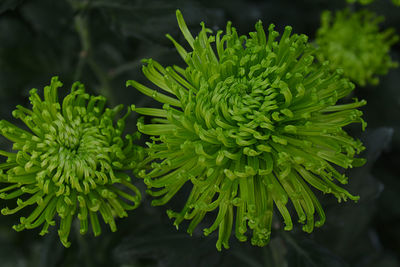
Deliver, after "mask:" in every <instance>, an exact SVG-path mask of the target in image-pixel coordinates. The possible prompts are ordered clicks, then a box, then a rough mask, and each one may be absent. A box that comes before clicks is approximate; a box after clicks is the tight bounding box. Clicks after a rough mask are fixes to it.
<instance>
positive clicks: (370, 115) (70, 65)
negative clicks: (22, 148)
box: [0, 0, 400, 267]
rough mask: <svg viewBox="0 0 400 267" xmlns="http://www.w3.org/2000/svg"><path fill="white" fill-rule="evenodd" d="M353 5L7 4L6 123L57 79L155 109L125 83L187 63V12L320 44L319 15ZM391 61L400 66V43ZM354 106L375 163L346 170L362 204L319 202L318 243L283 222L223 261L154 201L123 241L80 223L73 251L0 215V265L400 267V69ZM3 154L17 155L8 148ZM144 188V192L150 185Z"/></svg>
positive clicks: (1, 15) (43, 0) (243, 0)
mask: <svg viewBox="0 0 400 267" xmlns="http://www.w3.org/2000/svg"><path fill="white" fill-rule="evenodd" d="M346 6H347V4H346V2H345V0H337V1H330V0H303V1H294V0H292V1H289V0H218V1H215V0H204V1H200V0H169V1H161V0H158V1H157V0H151V1H150V0H147V1H146V0H130V1H126V0H125V1H124V0H113V1H111V0H108V1H107V0H57V1H56V0H0V93H1V97H0V113H1V114H0V115H1V118H2V119H7V120H11V121H12V122H14V123H18V122H16V121H15V120H14V119H13V118H12V117H11V111H12V110H13V109H14V108H15V106H16V105H17V104H23V105H25V106H28V105H29V102H28V99H27V96H28V93H29V90H30V89H31V88H34V87H35V88H40V89H41V88H43V86H45V85H47V84H49V82H50V78H51V77H52V76H54V75H58V76H59V77H60V80H61V81H63V82H64V89H65V92H67V91H68V90H69V87H70V86H71V84H72V82H73V81H75V80H79V81H81V82H83V83H85V85H86V88H87V90H88V91H89V92H90V93H93V94H103V95H105V96H107V97H108V98H109V103H110V105H116V104H119V103H123V104H126V105H128V104H133V103H134V104H136V105H137V106H144V105H152V104H154V103H153V102H152V101H151V100H150V98H147V97H142V96H141V95H140V94H139V93H137V92H135V91H134V89H133V88H126V87H125V82H126V80H128V79H135V80H138V81H141V82H143V83H146V81H145V79H144V76H143V75H142V73H141V59H143V58H149V57H152V58H154V59H156V60H158V61H159V62H160V63H161V64H163V65H171V64H177V65H181V66H183V62H182V60H181V59H180V58H179V55H178V53H176V51H175V49H174V48H173V46H172V44H171V43H170V42H169V40H167V38H165V34H166V33H170V34H171V35H172V36H174V38H176V40H178V41H181V43H184V42H183V37H182V36H181V35H180V34H179V31H178V26H177V22H176V19H175V10H176V9H177V8H179V9H181V11H182V13H183V15H184V17H185V19H186V21H187V24H188V26H189V28H190V29H191V31H192V33H193V34H197V33H198V31H199V30H200V25H199V23H200V22H201V21H204V22H205V23H206V25H207V27H209V28H211V29H213V30H217V29H224V28H225V25H226V22H227V21H228V20H231V21H232V22H233V24H234V26H235V27H236V28H237V29H238V32H239V33H240V34H247V33H248V32H249V31H252V30H253V29H254V24H255V22H256V21H257V20H258V19H261V20H262V21H263V22H264V25H268V24H269V23H274V24H275V25H276V26H277V29H278V30H279V31H282V29H283V28H284V26H285V25H292V26H293V28H294V32H296V33H305V34H307V35H308V36H309V37H310V39H311V40H312V39H313V38H314V36H315V32H316V30H317V29H318V27H319V20H320V14H321V12H322V11H323V10H326V9H328V10H337V9H342V8H345V7H346ZM351 8H353V9H360V8H361V7H360V6H357V5H355V6H354V5H353V6H352V7H351ZM366 8H367V9H369V10H372V11H374V12H376V13H378V14H380V15H384V16H385V17H386V20H385V22H384V23H383V24H382V28H387V27H394V28H396V31H397V33H398V34H400V7H395V6H394V5H392V4H391V2H390V1H389V0H376V1H375V3H373V4H371V5H369V6H367V7H366ZM354 41H355V42H357V40H354ZM391 54H392V57H393V58H394V59H396V60H397V61H400V44H397V45H395V46H394V48H393V50H392V52H391ZM65 92H64V94H65ZM351 97H358V98H363V99H366V100H367V101H368V105H367V106H365V107H363V108H362V110H363V112H364V113H365V116H364V119H365V120H366V121H367V122H368V127H367V130H366V131H365V132H363V133H362V132H361V131H360V130H359V128H360V127H359V126H357V127H351V128H350V129H349V131H351V132H352V135H353V136H356V137H358V138H361V139H362V140H363V141H364V142H365V145H366V146H367V150H366V151H365V153H364V157H367V159H368V163H367V164H366V165H365V166H363V167H361V168H357V169H354V170H351V171H349V172H348V175H349V176H350V183H349V185H348V186H346V188H347V189H349V191H350V192H352V193H354V194H359V195H360V196H361V199H360V201H359V202H358V203H351V202H346V203H340V204H338V203H337V202H336V199H334V197H333V196H330V195H322V194H318V195H317V196H318V198H319V199H320V200H321V202H322V204H323V206H324V207H325V211H326V213H327V222H326V224H325V225H324V227H322V228H320V229H316V230H315V231H314V233H312V234H306V233H304V232H302V231H301V229H300V227H299V226H298V225H297V227H296V228H295V229H294V231H292V232H284V231H282V229H281V226H280V224H279V221H280V219H277V221H276V223H275V224H274V231H273V234H272V240H271V243H270V244H269V245H268V246H266V247H264V248H258V247H252V246H251V245H250V244H249V242H247V243H239V242H237V241H236V240H235V238H234V237H232V238H231V249H229V250H225V251H222V252H217V251H216V249H215V242H216V237H215V235H213V236H211V237H208V238H205V237H203V236H202V234H201V227H199V229H198V231H197V232H196V233H194V235H193V236H192V237H190V236H188V235H187V234H186V232H185V227H184V226H185V225H183V227H181V229H180V230H179V231H177V230H176V229H175V228H174V227H173V226H172V223H171V222H170V221H169V219H168V218H167V216H166V214H165V210H166V208H165V207H151V206H150V199H149V198H148V197H144V202H143V204H142V205H141V207H140V208H139V209H138V210H136V211H133V212H130V215H129V217H128V218H125V219H122V220H119V221H118V222H117V223H118V231H117V232H116V233H111V232H110V231H109V229H108V228H107V227H103V228H104V229H103V234H102V235H101V236H100V237H97V238H94V237H93V236H92V235H91V234H90V233H89V234H87V235H86V236H80V234H79V230H78V229H79V227H76V226H75V227H74V228H73V229H72V231H71V235H70V240H71V241H72V246H71V247H70V248H69V249H65V248H63V247H62V245H61V243H60V242H59V240H58V235H57V231H56V229H55V228H53V229H52V231H51V232H50V234H48V235H47V236H45V237H40V236H39V235H38V233H39V231H40V230H30V231H23V232H20V233H17V232H15V231H14V230H12V228H11V226H12V225H13V224H15V223H17V220H18V218H19V216H18V215H15V216H0V267H8V266H10V267H25V266H26V267H31V266H40V267H53V266H54V267H55V266H57V267H58V266H59V267H69V266H84V267H91V266H96V267H97V266H98V267H101V266H107V267H109V266H117V267H141V266H146V267H147V266H149V267H150V266H174V267H175V266H209V267H211V266H232V267H236V266H253V267H259V266H277V267H284V266H288V267H292V266H307V267H308V266H317V267H319V266H371V267H372V266H374V267H375V266H384V267H386V266H387V267H396V266H400V264H399V263H400V169H399V168H398V166H399V164H400V153H399V152H400V151H399V150H400V69H399V68H397V69H393V70H391V71H390V72H389V74H388V75H386V76H384V77H381V82H380V84H379V85H378V86H374V87H364V88H361V87H357V88H356V89H355V91H354V93H353V95H352V96H351ZM130 122H131V123H128V130H129V131H134V130H135V117H134V115H132V116H131V118H130ZM0 145H1V147H2V149H6V148H7V147H10V144H9V143H8V142H6V141H5V140H4V139H0ZM135 183H136V184H138V186H139V187H141V189H142V191H143V193H144V187H143V185H142V183H141V181H140V180H139V181H136V182H135ZM184 199H185V196H182V197H180V196H177V197H176V198H175V199H174V200H173V201H172V202H171V203H170V204H169V205H168V206H169V207H173V206H177V207H181V206H182V201H184ZM4 205H5V204H4V203H3V204H1V208H2V207H3V206H4ZM206 223H207V222H205V224H206Z"/></svg>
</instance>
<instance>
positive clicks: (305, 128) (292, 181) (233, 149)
mask: <svg viewBox="0 0 400 267" xmlns="http://www.w3.org/2000/svg"><path fill="white" fill-rule="evenodd" d="M177 20H178V24H179V27H180V29H181V31H182V33H183V35H184V36H185V39H186V40H187V42H188V43H189V45H190V47H191V49H192V51H190V52H187V51H186V50H185V49H184V48H183V47H182V46H181V45H180V44H178V43H177V42H176V41H175V40H174V39H173V38H172V37H171V36H169V35H167V37H168V38H169V39H171V40H172V42H173V43H174V45H175V47H176V49H177V51H178V52H179V54H180V55H181V57H182V58H183V59H184V60H185V62H186V64H187V67H186V68H180V67H177V66H173V67H166V68H164V67H162V66H161V65H160V64H159V63H157V62H156V61H154V60H146V61H145V62H146V65H145V66H144V67H143V72H144V74H145V76H147V77H148V79H149V80H150V81H151V82H153V83H154V84H155V85H156V86H158V87H159V88H161V89H162V90H163V91H165V93H162V92H159V91H156V90H153V89H150V88H148V87H146V86H144V85H142V84H140V83H138V82H136V81H128V82H127V85H128V86H133V87H135V88H136V89H137V90H139V91H141V92H142V93H144V94H146V95H148V96H151V97H152V98H154V99H156V100H158V101H159V102H161V103H164V105H163V108H162V109H155V108H144V107H135V106H132V109H134V110H135V111H136V112H138V113H139V114H143V115H147V116H152V117H154V118H153V121H152V123H150V124H145V123H144V122H143V120H142V121H139V122H138V129H139V131H141V132H142V133H144V134H147V135H150V136H152V142H148V143H147V145H148V148H147V152H148V158H147V161H149V162H151V164H150V168H149V169H147V170H142V171H140V173H139V175H140V176H141V177H142V178H144V181H145V183H146V184H147V186H148V188H149V189H148V193H150V194H151V195H153V196H155V197H157V199H155V200H153V204H154V205H164V204H165V203H167V202H168V201H169V200H170V199H171V198H172V197H173V196H174V195H175V194H176V193H177V192H178V191H179V190H180V189H181V187H182V186H183V185H184V184H186V183H190V184H191V185H192V189H191V193H190V195H189V197H188V199H187V202H186V204H185V205H184V207H183V208H182V210H181V211H180V212H174V211H171V210H169V211H168V215H169V217H171V218H175V222H174V224H175V225H176V226H177V227H178V225H179V224H180V223H181V222H182V221H183V220H190V221H191V222H190V224H189V226H188V230H187V231H188V232H189V233H190V234H191V233H192V232H193V231H194V229H195V227H196V226H197V225H198V224H199V223H200V222H201V221H202V220H203V218H204V217H205V215H206V214H207V213H209V212H211V211H214V210H218V213H217V215H216V218H215V220H214V223H213V224H212V225H211V226H210V227H209V228H206V229H204V234H205V235H209V234H210V233H212V232H213V231H215V230H217V229H218V233H219V235H218V241H217V244H216V246H217V249H218V250H220V249H221V248H222V246H224V247H225V248H228V247H229V244H228V241H229V238H230V236H231V232H232V229H233V228H234V232H235V235H236V237H237V238H238V239H239V240H240V241H246V240H247V234H246V232H247V231H248V228H250V229H251V230H252V238H251V242H252V244H253V245H257V246H264V245H266V244H267V243H268V242H269V239H270V234H271V224H272V217H273V208H274V205H275V206H276V208H277V209H278V210H279V212H280V214H281V215H282V217H283V220H284V223H285V228H284V229H285V230H291V229H292V227H293V223H292V218H291V215H290V213H289V209H290V207H288V204H289V201H291V203H292V204H293V207H294V209H295V211H296V212H297V215H298V220H299V222H300V223H302V224H304V226H303V230H304V231H306V232H311V231H313V228H314V226H321V225H323V223H324V221H325V215H324V212H323V209H322V207H321V205H320V203H319V201H318V200H317V198H316V196H315V195H314V193H313V191H312V190H311V189H310V187H309V185H311V186H312V187H314V188H316V189H318V190H320V191H322V192H324V193H331V194H333V195H334V196H336V197H337V198H338V200H339V201H340V200H346V199H347V198H350V199H352V200H357V199H358V197H357V196H353V195H351V194H350V193H349V192H347V191H346V190H345V189H343V188H341V187H340V186H338V185H337V184H336V183H335V182H334V181H335V180H336V181H338V182H340V183H343V184H345V183H347V178H346V176H344V175H343V174H341V173H339V172H338V171H337V170H336V168H335V167H334V166H333V165H338V166H340V167H343V168H349V167H352V166H358V165H361V164H363V161H364V160H363V159H359V158H354V156H355V155H356V154H357V153H359V152H360V151H362V150H363V149H364V147H363V146H362V144H361V142H360V141H358V140H354V139H353V138H352V137H350V136H349V135H348V134H347V133H346V132H345V131H344V130H343V129H342V127H343V126H346V125H348V124H350V123H353V122H360V123H362V125H363V128H364V127H365V125H366V124H365V122H364V121H363V120H362V119H361V115H362V112H361V111H359V110H357V108H358V107H361V106H363V105H364V104H365V103H366V102H365V101H357V100H356V101H355V102H353V103H350V104H341V105H336V102H337V101H338V100H339V99H340V98H342V97H344V96H346V95H347V94H348V93H350V92H351V91H352V90H353V89H354V85H353V84H352V83H351V82H349V81H348V80H347V79H343V78H342V76H341V74H340V71H336V72H335V73H332V72H331V71H330V70H329V69H328V66H327V65H326V64H323V65H317V64H318V63H314V56H313V54H314V49H313V48H312V47H311V46H310V45H309V44H308V42H307V37H306V36H305V35H297V34H292V33H291V31H292V28H291V27H289V26H288V27H286V28H285V31H284V33H283V35H282V36H281V37H280V40H278V36H279V33H278V32H276V31H274V25H272V24H271V25H270V26H269V28H268V34H266V33H265V32H264V28H263V25H262V23H261V21H259V22H257V23H256V25H255V28H256V31H255V32H251V33H250V34H249V36H239V35H238V33H237V31H236V29H235V28H234V27H232V26H231V23H230V22H229V23H228V24H227V27H226V32H225V34H223V32H222V31H218V32H217V34H216V35H212V31H211V30H209V29H207V28H206V27H205V25H204V23H202V24H201V25H202V30H201V31H200V33H199V35H198V36H197V37H195V38H194V37H193V36H192V35H191V33H190V32H189V30H188V28H187V26H186V24H185V21H184V20H183V17H182V14H181V13H180V12H179V10H178V11H177ZM317 215H318V218H316V217H317Z"/></svg>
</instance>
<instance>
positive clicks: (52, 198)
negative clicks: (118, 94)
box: [0, 77, 144, 247]
mask: <svg viewBox="0 0 400 267" xmlns="http://www.w3.org/2000/svg"><path fill="white" fill-rule="evenodd" d="M61 86H62V83H61V82H60V81H59V80H58V78H57V77H53V78H52V80H51V84H50V86H46V87H45V88H44V100H42V99H41V98H40V97H39V95H38V94H37V90H36V89H32V90H31V91H30V98H29V99H30V102H31V104H32V110H30V109H27V108H25V107H22V106H17V109H16V110H15V111H14V112H13V116H14V117H15V118H18V119H20V120H21V121H22V122H23V123H25V125H26V126H27V128H29V130H25V129H22V128H19V127H17V126H15V125H14V124H11V123H10V122H8V121H5V120H2V121H0V133H1V135H3V136H4V137H5V138H7V139H8V140H10V141H11V142H13V143H14V144H13V147H12V149H13V152H7V151H2V150H0V154H1V155H2V156H5V157H7V160H6V161H5V162H4V163H1V164H0V182H1V183H2V186H1V189H0V198H1V199H15V198H17V206H16V207H15V208H4V209H2V210H1V213H2V214H3V215H8V214H14V213H16V212H18V211H19V210H22V209H24V208H26V207H28V206H34V208H33V209H32V210H33V211H32V212H31V214H30V215H29V216H27V217H21V218H20V224H18V225H15V226H14V227H13V228H14V229H15V230H17V231H21V230H23V229H32V228H35V227H38V226H41V225H43V229H42V231H41V232H40V234H41V235H44V234H46V233H47V232H48V227H49V226H50V225H55V223H56V222H55V219H56V218H55V217H57V216H56V215H58V217H60V227H59V230H58V234H59V236H60V240H61V242H62V243H63V245H64V246H66V247H68V246H70V242H68V235H69V233H70V228H71V224H72V221H73V219H74V218H75V217H78V219H79V221H80V232H81V234H84V233H86V232H87V230H88V228H89V221H90V222H91V227H92V230H93V233H94V235H95V236H97V235H99V234H100V233H101V227H100V224H99V219H98V213H100V215H101V217H102V218H103V220H104V222H105V223H107V224H109V226H110V228H111V231H116V223H115V217H120V218H122V217H126V216H127V211H128V210H133V209H135V208H136V207H137V206H138V205H139V203H140V200H141V195H140V192H139V190H138V189H137V188H136V187H135V186H134V185H132V184H131V183H130V177H129V176H128V175H127V174H126V173H125V171H126V170H134V169H135V168H136V167H137V164H136V162H139V161H142V159H143V157H144V154H143V149H141V148H140V147H137V146H135V145H133V143H132V141H133V140H134V139H135V138H138V137H139V136H138V134H136V135H127V136H126V137H125V138H122V132H123V130H124V127H125V119H126V118H127V116H128V115H129V113H130V109H128V112H127V113H126V115H125V116H123V117H122V118H121V119H119V120H118V121H116V122H115V116H116V115H117V114H118V113H119V112H120V111H121V110H122V108H123V106H122V105H120V106H117V107H115V108H114V109H109V108H105V104H106V99H105V98H104V97H102V96H90V95H89V94H87V93H85V89H84V86H83V85H82V84H80V83H79V82H76V83H74V84H73V86H72V89H71V93H70V94H68V95H67V96H66V97H65V98H64V100H63V102H62V104H61V105H60V103H59V102H58V92H57V91H58V88H59V87H61ZM127 190H129V191H131V193H128V192H129V191H128V192H126V191H127Z"/></svg>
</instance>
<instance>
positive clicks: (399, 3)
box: [392, 0, 400, 6]
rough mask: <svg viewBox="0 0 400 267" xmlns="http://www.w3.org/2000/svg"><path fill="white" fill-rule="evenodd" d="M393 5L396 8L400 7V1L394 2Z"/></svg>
mask: <svg viewBox="0 0 400 267" xmlns="http://www.w3.org/2000/svg"><path fill="white" fill-rule="evenodd" d="M392 3H393V4H394V5H395V6H400V0H392Z"/></svg>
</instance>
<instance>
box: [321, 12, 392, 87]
mask: <svg viewBox="0 0 400 267" xmlns="http://www.w3.org/2000/svg"><path fill="white" fill-rule="evenodd" d="M382 21H383V17H380V16H379V17H377V16H376V15H375V14H373V13H371V12H369V11H367V10H362V11H360V12H357V13H352V12H350V11H349V10H347V9H346V10H343V11H338V12H337V13H336V14H335V15H334V16H332V13H331V12H329V11H325V12H324V13H323V14H322V17H321V27H320V28H319V30H318V32H317V38H316V43H317V45H318V53H317V58H318V59H319V60H320V61H321V62H323V61H326V60H328V61H329V62H330V68H331V69H332V70H335V69H338V68H341V69H343V70H344V75H345V76H347V77H348V78H349V79H351V80H352V81H353V82H355V83H357V84H359V85H361V86H365V85H366V84H372V85H376V84H378V82H379V79H378V77H377V75H385V74H387V72H388V71H389V69H390V68H393V67H396V66H397V63H396V62H393V61H392V60H391V58H390V55H389V52H390V47H391V46H392V45H393V44H394V43H396V42H397V41H398V36H397V35H395V34H394V29H387V30H385V31H380V30H379V24H380V23H381V22H382Z"/></svg>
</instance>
